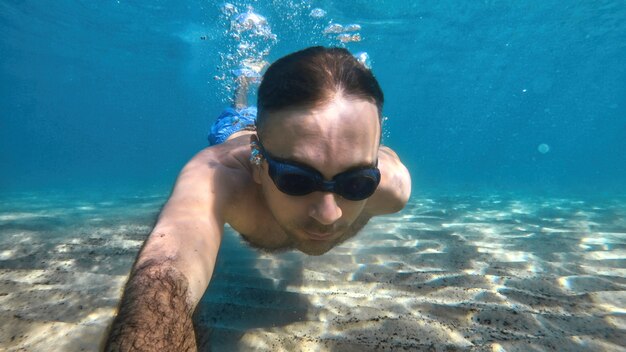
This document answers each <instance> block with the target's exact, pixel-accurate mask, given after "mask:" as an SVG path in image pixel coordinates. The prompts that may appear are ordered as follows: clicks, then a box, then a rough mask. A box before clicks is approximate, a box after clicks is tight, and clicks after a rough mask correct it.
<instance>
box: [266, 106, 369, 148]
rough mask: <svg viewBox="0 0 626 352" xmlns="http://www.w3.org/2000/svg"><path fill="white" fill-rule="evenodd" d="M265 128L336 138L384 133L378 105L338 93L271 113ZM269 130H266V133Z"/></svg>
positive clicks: (286, 134) (289, 135)
mask: <svg viewBox="0 0 626 352" xmlns="http://www.w3.org/2000/svg"><path fill="white" fill-rule="evenodd" d="M270 115H271V116H269V117H270V118H269V119H268V121H267V123H266V126H264V130H265V131H266V132H267V134H275V135H279V136H280V137H282V138H307V137H313V138H322V139H327V140H332V139H333V137H338V138H339V139H354V138H368V137H370V136H371V135H372V134H378V135H377V136H375V137H379V136H380V121H379V117H378V109H377V108H376V105H374V104H373V103H371V102H369V101H367V100H363V99H349V98H343V97H341V96H340V97H338V98H335V99H333V100H331V101H330V102H328V103H326V104H322V105H320V106H316V107H292V108H288V109H284V110H280V111H275V112H271V113H270ZM264 134H265V133H264Z"/></svg>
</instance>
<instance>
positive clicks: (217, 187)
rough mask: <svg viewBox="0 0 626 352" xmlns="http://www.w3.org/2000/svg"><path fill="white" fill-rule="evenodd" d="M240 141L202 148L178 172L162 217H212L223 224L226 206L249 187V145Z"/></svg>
mask: <svg viewBox="0 0 626 352" xmlns="http://www.w3.org/2000/svg"><path fill="white" fill-rule="evenodd" d="M243 139H246V138H244V137H242V140H232V141H228V142H226V143H223V144H220V145H217V146H213V147H209V148H205V149H203V150H202V151H200V152H199V153H198V154H196V155H195V156H194V157H193V158H192V159H191V160H190V161H189V162H188V163H187V164H186V165H185V166H184V167H183V169H182V170H181V172H180V174H179V175H178V178H177V180H176V185H175V186H174V190H173V191H172V195H171V196H170V199H169V200H168V202H167V204H166V206H165V208H164V209H163V212H162V213H163V214H164V215H168V216H171V215H174V214H172V213H180V212H183V213H185V214H186V215H191V214H194V213H195V214H197V215H203V216H208V215H209V214H214V215H215V216H216V217H217V218H218V219H219V220H220V221H219V222H220V223H223V222H224V221H225V217H226V216H227V214H226V212H227V211H228V207H229V205H230V204H232V203H233V202H235V201H236V200H237V198H238V197H239V196H240V195H241V194H242V193H243V192H245V190H246V188H248V187H250V184H251V176H250V169H249V164H248V163H247V161H246V156H247V155H249V154H250V153H249V144H248V143H245V142H244V141H243Z"/></svg>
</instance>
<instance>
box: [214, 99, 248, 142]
mask: <svg viewBox="0 0 626 352" xmlns="http://www.w3.org/2000/svg"><path fill="white" fill-rule="evenodd" d="M256 113H257V110H256V107H254V106H248V107H245V108H243V109H234V108H226V109H224V111H222V113H221V114H220V116H219V117H218V118H217V120H216V121H215V123H214V124H213V126H211V131H210V132H209V145H216V144H220V143H222V142H224V141H225V140H226V139H228V137H229V136H230V135H231V134H233V133H235V132H239V131H241V130H244V129H253V128H254V126H255V125H256Z"/></svg>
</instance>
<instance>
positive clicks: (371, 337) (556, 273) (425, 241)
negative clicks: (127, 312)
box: [0, 194, 626, 352]
mask: <svg viewBox="0 0 626 352" xmlns="http://www.w3.org/2000/svg"><path fill="white" fill-rule="evenodd" d="M165 199H166V198H165V197H164V196H163V195H156V196H137V197H125V198H116V199H115V200H102V199H99V200H90V201H87V200H85V199H76V198H72V197H67V196H58V195H57V196H54V195H48V196H45V197H44V196H38V195H34V194H21V195H13V196H11V197H4V198H3V202H2V205H1V206H0V307H1V308H0V350H2V351H94V350H97V349H98V345H99V343H100V341H101V340H102V338H103V334H104V331H105V329H106V327H107V326H108V324H109V323H110V321H111V319H112V317H113V315H114V314H115V309H116V306H117V303H118V301H119V298H120V296H121V292H122V287H123V285H124V283H125V281H126V278H127V275H128V272H129V270H130V267H131V265H132V263H133V260H134V257H135V255H136V253H137V251H138V250H139V248H140V246H141V244H142V243H143V240H144V239H145V237H146V236H147V235H148V233H149V232H150V229H151V227H152V225H153V221H154V219H155V217H156V214H157V213H158V211H159V208H160V206H161V205H162V204H163V202H164V201H165ZM195 320H196V325H197V326H198V327H199V328H198V330H199V331H202V333H201V334H199V336H198V340H199V344H200V345H201V350H205V351H208V350H212V351H251V350H256V351H320V352H321V351H341V352H343V351H385V350H386V351H626V348H625V347H624V341H626V197H612V198H608V199H607V198H603V199H601V198H594V199H585V198H580V199H574V198H572V199H565V198H548V197H528V196H514V195H500V196H461V195H459V196H446V197H444V196H437V197H426V196H417V197H414V198H413V199H412V200H411V202H410V203H409V205H408V206H407V208H406V209H405V210H403V211H402V212H401V213H398V214H395V215H391V216H383V217H379V218H375V219H373V220H372V221H371V222H370V224H369V225H368V226H367V227H366V228H365V229H364V230H363V231H362V233H361V234H359V236H358V237H357V238H355V239H353V240H351V241H348V242H347V243H344V244H342V245H341V246H339V247H337V248H335V249H334V250H332V251H331V252H329V253H327V254H325V255H323V256H320V257H309V256H306V255H302V254H300V253H297V252H286V253H280V254H269V253H260V252H257V251H255V250H252V249H250V248H247V247H246V245H245V244H244V243H242V242H241V241H240V240H239V238H238V237H237V235H236V234H235V233H234V232H233V231H232V230H230V229H227V231H226V234H225V240H224V243H223V246H222V249H221V251H220V257H219V260H218V266H217V269H216V273H215V275H214V277H213V280H212V282H211V285H210V287H209V289H208V290H207V292H206V294H205V296H204V298H203V300H202V302H201V304H200V305H199V307H198V309H197V310H196V314H195Z"/></svg>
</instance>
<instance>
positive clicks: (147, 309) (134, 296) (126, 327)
mask: <svg viewBox="0 0 626 352" xmlns="http://www.w3.org/2000/svg"><path fill="white" fill-rule="evenodd" d="M188 291H189V284H188V281H187V279H186V278H185V276H184V275H183V274H181V273H180V272H179V271H178V270H176V269H175V268H174V266H173V265H171V263H170V262H167V261H166V262H161V263H156V262H151V261H148V262H146V263H143V264H142V265H141V267H137V268H135V269H134V270H133V273H132V274H131V276H130V278H129V280H128V283H127V284H126V288H125V290H124V295H123V297H122V301H121V304H120V307H119V312H118V314H117V317H116V318H115V320H114V321H113V324H112V326H111V329H110V332H109V336H108V338H107V340H106V343H105V346H104V351H195V350H196V340H195V335H194V329H193V322H192V318H191V316H192V314H193V309H194V307H193V305H192V304H191V302H190V300H189V292H188Z"/></svg>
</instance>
